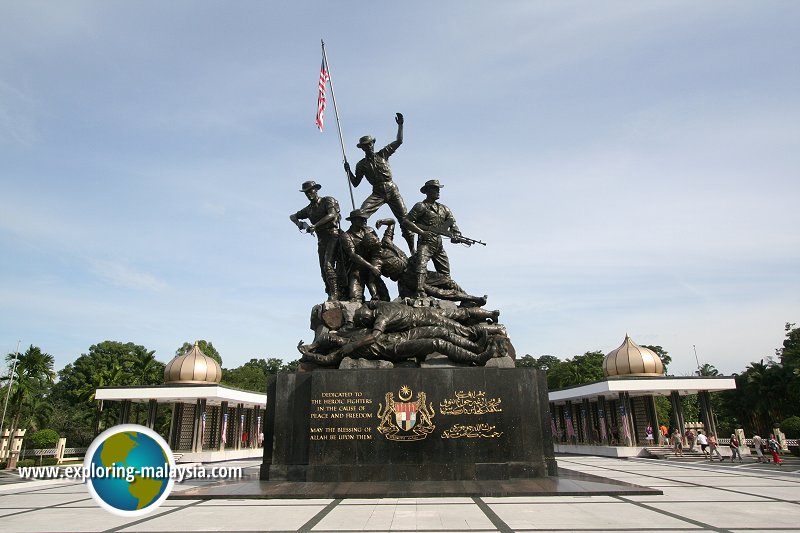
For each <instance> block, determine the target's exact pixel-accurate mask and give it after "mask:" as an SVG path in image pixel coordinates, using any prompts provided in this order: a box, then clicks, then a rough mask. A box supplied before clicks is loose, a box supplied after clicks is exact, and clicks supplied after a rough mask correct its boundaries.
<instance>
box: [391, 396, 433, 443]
mask: <svg viewBox="0 0 800 533" xmlns="http://www.w3.org/2000/svg"><path fill="white" fill-rule="evenodd" d="M412 395H413V394H412V391H411V389H410V388H409V387H408V386H407V385H403V386H402V387H400V390H399V391H398V393H397V398H398V400H399V401H395V399H394V393H393V392H387V393H386V406H385V407H384V406H383V404H378V419H380V424H378V432H379V433H381V434H383V436H384V437H386V438H387V439H388V440H399V441H412V440H422V439H424V438H425V437H427V436H428V435H429V434H430V433H431V432H433V430H434V429H436V426H435V425H434V423H433V420H432V419H433V417H434V416H435V414H436V413H435V412H434V410H433V403H431V404H428V403H427V397H426V395H425V393H424V392H420V393H418V394H417V400H416V401H413V402H412V401H410V400H411V397H412Z"/></svg>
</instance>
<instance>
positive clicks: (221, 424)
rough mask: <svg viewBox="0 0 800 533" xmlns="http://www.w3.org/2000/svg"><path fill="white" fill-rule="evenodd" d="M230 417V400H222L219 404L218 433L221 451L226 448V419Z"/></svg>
mask: <svg viewBox="0 0 800 533" xmlns="http://www.w3.org/2000/svg"><path fill="white" fill-rule="evenodd" d="M226 418H228V402H222V403H221V404H220V406H219V421H218V427H217V434H218V435H219V451H222V450H224V449H225V444H226V443H225V441H226V440H227V437H226V436H225V433H226V432H227V428H226V427H225V419H226Z"/></svg>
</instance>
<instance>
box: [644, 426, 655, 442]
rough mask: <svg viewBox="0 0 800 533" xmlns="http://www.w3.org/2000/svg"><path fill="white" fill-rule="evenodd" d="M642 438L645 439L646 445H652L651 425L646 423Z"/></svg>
mask: <svg viewBox="0 0 800 533" xmlns="http://www.w3.org/2000/svg"><path fill="white" fill-rule="evenodd" d="M644 438H645V440H646V441H647V445H648V446H652V445H653V426H652V425H650V424H647V429H645V430H644Z"/></svg>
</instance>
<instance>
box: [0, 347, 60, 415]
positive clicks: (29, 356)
mask: <svg viewBox="0 0 800 533" xmlns="http://www.w3.org/2000/svg"><path fill="white" fill-rule="evenodd" d="M15 359H16V365H15V364H14V360H15ZM6 362H7V364H8V367H9V370H10V369H11V368H14V373H13V375H12V374H11V372H9V375H8V376H6V377H4V378H2V379H0V383H4V384H5V385H6V386H8V385H9V383H10V384H11V394H10V397H9V412H10V413H11V423H10V424H9V426H8V427H9V428H10V429H12V430H14V429H16V428H23V429H27V428H28V426H27V425H24V424H22V418H23V415H24V413H25V411H26V410H27V409H28V408H29V406H30V405H31V403H32V402H34V401H35V399H36V398H41V397H43V396H45V395H46V393H47V390H48V388H49V387H50V385H52V383H53V381H54V379H55V376H56V373H55V372H54V371H53V362H54V359H53V356H52V355H50V354H48V353H44V352H42V350H41V348H39V347H37V346H33V345H31V346H30V347H29V348H28V349H27V350H26V351H25V353H22V354H13V353H10V354H8V355H7V356H6Z"/></svg>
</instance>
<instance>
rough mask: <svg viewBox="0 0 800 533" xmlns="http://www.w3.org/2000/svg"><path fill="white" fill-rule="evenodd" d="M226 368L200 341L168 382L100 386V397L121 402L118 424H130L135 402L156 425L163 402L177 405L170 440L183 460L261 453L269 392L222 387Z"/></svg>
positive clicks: (175, 364)
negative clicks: (201, 348)
mask: <svg viewBox="0 0 800 533" xmlns="http://www.w3.org/2000/svg"><path fill="white" fill-rule="evenodd" d="M221 379H222V368H220V366H219V363H217V362H216V361H215V360H214V359H212V358H211V357H208V356H207V355H205V354H204V353H203V352H202V351H200V348H199V347H198V345H197V344H196V343H195V345H194V347H193V348H192V349H191V350H189V351H188V352H186V353H185V354H183V355H179V356H175V357H174V358H173V359H172V361H170V362H169V363H168V364H167V366H166V368H165V369H164V384H163V385H154V386H150V387H100V388H99V389H97V391H96V392H95V399H97V400H100V401H103V402H105V401H114V402H121V404H122V405H121V409H120V417H119V420H118V423H120V424H127V423H128V420H129V417H130V412H131V405H132V404H134V403H144V404H147V422H146V423H145V425H146V426H147V427H149V428H152V427H153V425H154V424H155V421H156V415H157V412H158V405H159V404H164V403H166V404H170V405H172V422H171V424H170V431H169V438H168V439H167V442H168V443H169V445H170V448H172V451H173V452H175V454H176V455H177V456H180V460H181V462H207V461H222V460H226V459H240V458H245V457H261V455H262V453H263V452H262V449H261V446H262V438H261V435H262V434H263V426H264V408H265V407H266V403H267V395H266V391H264V392H262V393H258V392H251V391H244V390H239V389H234V388H232V387H226V386H224V385H220V384H219V382H220V380H221Z"/></svg>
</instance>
